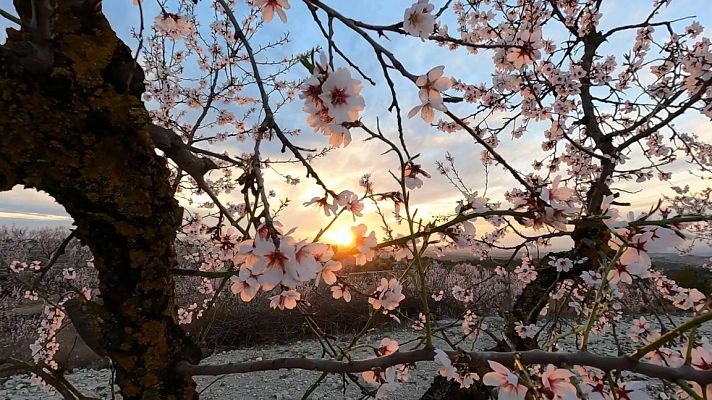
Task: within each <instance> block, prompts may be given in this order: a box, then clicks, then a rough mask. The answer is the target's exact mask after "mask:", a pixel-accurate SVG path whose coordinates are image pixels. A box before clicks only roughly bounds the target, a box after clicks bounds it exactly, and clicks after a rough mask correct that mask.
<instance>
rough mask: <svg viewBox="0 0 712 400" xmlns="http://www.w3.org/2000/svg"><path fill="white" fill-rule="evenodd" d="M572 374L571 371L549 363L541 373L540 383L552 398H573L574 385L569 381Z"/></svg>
mask: <svg viewBox="0 0 712 400" xmlns="http://www.w3.org/2000/svg"><path fill="white" fill-rule="evenodd" d="M573 376H574V374H573V372H571V371H569V370H567V369H563V368H556V367H555V366H553V365H551V364H549V365H547V366H546V369H545V370H544V372H543V373H542V374H541V383H542V385H543V386H544V389H545V390H546V391H547V392H549V393H551V394H553V396H554V397H553V398H554V399H575V398H576V387H574V385H573V384H571V382H570V379H571V378H572V377H573Z"/></svg>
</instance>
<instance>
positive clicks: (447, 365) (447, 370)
mask: <svg viewBox="0 0 712 400" xmlns="http://www.w3.org/2000/svg"><path fill="white" fill-rule="evenodd" d="M435 362H436V363H438V364H440V365H441V367H440V370H438V373H439V374H440V376H442V377H443V378H446V379H447V380H451V379H455V378H457V376H458V373H457V369H456V368H455V367H454V366H453V365H452V360H450V356H448V355H447V353H445V352H444V351H442V350H440V349H435Z"/></svg>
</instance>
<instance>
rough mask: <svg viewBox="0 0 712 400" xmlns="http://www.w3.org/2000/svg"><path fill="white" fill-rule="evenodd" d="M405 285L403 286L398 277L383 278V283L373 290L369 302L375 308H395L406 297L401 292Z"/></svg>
mask: <svg viewBox="0 0 712 400" xmlns="http://www.w3.org/2000/svg"><path fill="white" fill-rule="evenodd" d="M402 290H403V286H401V284H400V282H398V279H395V278H391V279H390V280H388V279H386V278H381V283H380V285H378V287H377V288H376V291H375V292H373V294H372V295H371V297H369V298H368V303H369V304H371V305H372V306H373V309H374V310H379V309H381V308H383V309H384V310H389V311H390V310H395V309H396V308H397V307H398V304H400V302H401V301H402V300H403V299H405V295H404V294H403V293H401V291H402Z"/></svg>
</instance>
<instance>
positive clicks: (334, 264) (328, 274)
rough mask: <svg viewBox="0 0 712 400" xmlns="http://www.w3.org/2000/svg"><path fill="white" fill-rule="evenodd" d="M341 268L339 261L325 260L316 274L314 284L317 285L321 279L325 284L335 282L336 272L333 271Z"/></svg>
mask: <svg viewBox="0 0 712 400" xmlns="http://www.w3.org/2000/svg"><path fill="white" fill-rule="evenodd" d="M341 268H342V265H341V263H340V262H338V261H334V260H329V261H327V262H326V263H325V264H324V267H323V268H322V269H321V271H319V273H318V274H317V276H316V285H317V286H318V285H319V281H321V280H324V283H326V284H327V285H333V284H334V283H336V274H335V273H334V272H336V271H339V270H341Z"/></svg>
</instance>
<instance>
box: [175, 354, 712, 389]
mask: <svg viewBox="0 0 712 400" xmlns="http://www.w3.org/2000/svg"><path fill="white" fill-rule="evenodd" d="M448 355H450V357H451V358H452V357H459V358H460V360H461V361H462V360H463V354H461V353H456V352H448ZM464 355H465V356H466V357H469V359H470V362H469V363H470V365H472V366H475V367H477V366H480V367H481V366H487V365H488V361H496V362H499V363H501V364H504V365H507V366H510V367H511V366H513V365H514V360H515V358H517V357H518V358H519V360H520V361H521V363H522V364H524V365H532V364H555V365H567V366H573V365H584V366H589V367H594V368H598V369H601V370H603V371H613V370H616V371H628V372H634V373H638V374H642V375H646V376H649V377H651V378H659V379H665V380H669V381H677V380H680V379H682V380H686V381H694V382H697V383H699V384H701V385H706V384H709V383H712V371H699V370H696V369H694V368H692V367H690V366H683V367H678V368H671V367H664V366H660V365H655V364H650V363H645V362H638V361H635V360H633V359H631V358H629V357H625V356H623V357H610V356H601V355H597V354H593V353H589V352H585V351H580V352H546V351H541V350H529V351H523V352H487V351H483V352H471V353H465V354H464ZM434 356H435V353H434V352H433V351H432V350H426V349H423V350H414V351H406V352H397V353H394V354H392V355H389V356H386V357H379V358H370V359H366V360H359V361H351V362H343V361H336V360H325V359H308V358H277V359H274V360H263V361H248V362H243V363H229V364H220V365H193V364H190V363H187V362H181V363H179V364H178V365H177V367H176V371H177V372H178V373H179V374H183V375H192V376H197V375H225V374H241V373H248V372H256V371H274V370H279V369H303V370H308V371H322V372H329V373H337V374H343V373H353V372H363V371H370V370H373V369H376V368H381V369H383V368H388V367H392V366H394V365H399V364H412V363H416V362H422V361H433V357H434Z"/></svg>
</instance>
